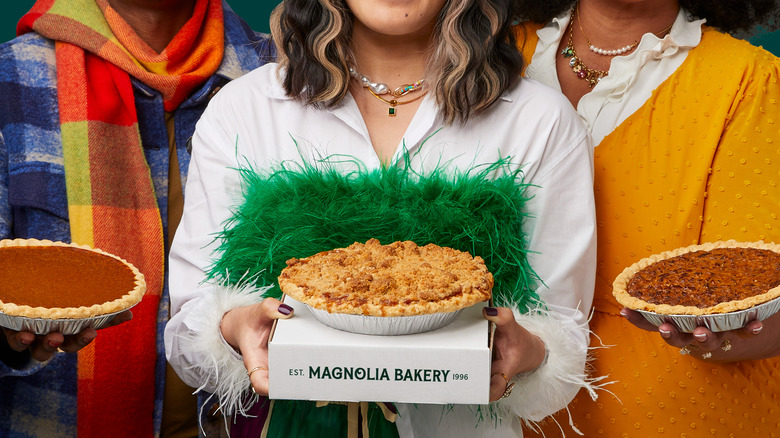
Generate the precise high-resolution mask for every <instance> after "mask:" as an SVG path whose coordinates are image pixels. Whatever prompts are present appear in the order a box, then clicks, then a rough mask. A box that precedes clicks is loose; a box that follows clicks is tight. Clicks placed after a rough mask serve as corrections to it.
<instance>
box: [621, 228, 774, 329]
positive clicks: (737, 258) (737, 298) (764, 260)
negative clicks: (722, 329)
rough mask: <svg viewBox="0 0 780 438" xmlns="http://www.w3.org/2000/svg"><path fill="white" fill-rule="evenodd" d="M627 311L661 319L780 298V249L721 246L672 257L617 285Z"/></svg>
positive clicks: (650, 262)
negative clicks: (631, 310)
mask: <svg viewBox="0 0 780 438" xmlns="http://www.w3.org/2000/svg"><path fill="white" fill-rule="evenodd" d="M613 294H614V296H615V298H616V299H617V301H618V302H620V304H622V305H623V306H625V307H627V308H630V309H634V310H639V311H646V312H653V313H656V314H661V315H715V314H725V313H730V312H738V311H741V310H745V309H750V308H753V307H755V306H758V305H761V304H763V303H767V302H769V301H771V300H774V299H775V298H778V297H780V245H777V244H774V243H764V242H736V241H734V240H730V241H719V242H713V243H706V244H702V245H693V246H688V247H684V248H678V249H675V250H672V251H666V252H663V253H660V254H656V255H653V256H650V257H648V258H645V259H642V260H640V261H639V262H637V263H635V264H633V265H632V266H629V267H628V268H626V269H625V270H624V271H623V272H622V273H621V274H620V275H619V276H618V277H617V278H616V279H615V282H614V283H613Z"/></svg>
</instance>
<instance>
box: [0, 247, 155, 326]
mask: <svg viewBox="0 0 780 438" xmlns="http://www.w3.org/2000/svg"><path fill="white" fill-rule="evenodd" d="M0 284H1V285H3V286H2V287H1V288H0V312H2V313H3V314H5V315H9V316H11V317H23V318H36V319H47V320H49V319H50V320H55V319H56V320H61V319H84V318H95V317H98V316H102V315H107V314H112V313H116V312H120V311H122V310H125V309H128V308H130V307H132V306H134V305H135V304H137V303H138V302H139V301H141V298H142V297H143V295H144V292H145V291H146V282H145V281H144V276H143V274H141V272H140V271H139V270H138V269H137V268H136V267H135V266H133V265H132V264H130V263H128V262H127V261H125V260H123V259H122V258H120V257H117V256H115V255H113V254H109V253H107V252H105V251H101V250H99V249H94V248H91V247H89V246H87V245H77V244H68V243H63V242H52V241H48V240H36V239H14V240H0Z"/></svg>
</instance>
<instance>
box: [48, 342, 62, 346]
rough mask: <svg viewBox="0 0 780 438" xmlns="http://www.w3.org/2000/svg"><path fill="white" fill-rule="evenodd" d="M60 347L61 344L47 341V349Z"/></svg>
mask: <svg viewBox="0 0 780 438" xmlns="http://www.w3.org/2000/svg"><path fill="white" fill-rule="evenodd" d="M60 345H62V342H57V341H49V347H51V348H58V347H59V346H60Z"/></svg>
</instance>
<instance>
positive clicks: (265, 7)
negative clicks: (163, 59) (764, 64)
mask: <svg viewBox="0 0 780 438" xmlns="http://www.w3.org/2000/svg"><path fill="white" fill-rule="evenodd" d="M713 1H719V0H713ZM4 3H5V5H3V7H2V9H3V12H2V13H0V42H2V41H7V40H10V39H12V38H13V37H14V36H15V35H16V23H17V21H19V18H20V17H21V16H22V15H24V13H25V12H27V11H28V10H29V9H30V7H31V6H32V5H33V3H35V2H34V1H33V0H10V1H8V0H6V1H4ZM228 3H229V4H230V7H232V8H233V10H234V11H236V13H237V14H239V15H241V16H242V17H244V20H246V21H247V23H249V25H250V26H252V28H253V29H255V30H257V31H260V32H269V28H268V16H269V15H270V14H271V10H273V8H274V6H276V5H277V4H278V3H279V2H278V1H275V0H228ZM750 41H751V42H752V43H753V44H756V45H761V46H764V48H765V49H767V50H769V51H770V52H772V53H774V54H775V55H778V56H780V31H775V32H767V31H759V32H757V33H756V34H755V35H753V36H752V37H751V38H750Z"/></svg>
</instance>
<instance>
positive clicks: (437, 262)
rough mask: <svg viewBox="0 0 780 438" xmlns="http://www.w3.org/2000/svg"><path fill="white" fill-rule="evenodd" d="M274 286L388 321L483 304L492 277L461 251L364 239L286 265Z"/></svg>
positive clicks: (334, 309) (317, 304)
mask: <svg viewBox="0 0 780 438" xmlns="http://www.w3.org/2000/svg"><path fill="white" fill-rule="evenodd" d="M279 287H280V288H281V289H282V291H283V292H284V293H285V294H287V295H288V296H290V297H291V298H294V299H296V300H298V301H300V302H303V303H305V304H307V305H309V306H311V307H313V308H315V309H319V310H325V311H327V312H329V313H343V314H356V315H366V316H382V317H384V316H389V317H394V316H410V315H428V314H434V313H446V312H454V311H456V310H460V309H463V308H466V307H469V306H471V305H473V304H477V303H480V302H483V301H487V300H489V299H490V297H491V291H492V289H493V275H492V274H491V273H490V272H489V271H488V269H487V267H486V266H485V262H484V260H482V258H481V257H472V256H471V254H469V253H467V252H462V251H458V250H456V249H452V248H448V247H442V246H437V245H434V244H428V245H425V246H418V245H417V244H415V243H414V242H412V241H403V242H401V241H397V242H393V243H391V244H388V245H382V244H380V243H379V241H378V240H376V239H370V240H369V241H367V242H366V243H365V244H363V243H359V242H356V243H354V244H352V245H350V246H348V247H347V248H338V249H334V250H331V251H325V252H321V253H318V254H315V255H312V256H310V257H306V258H302V259H297V258H293V259H290V260H288V261H287V267H286V268H284V269H283V270H282V272H281V275H280V276H279Z"/></svg>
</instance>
